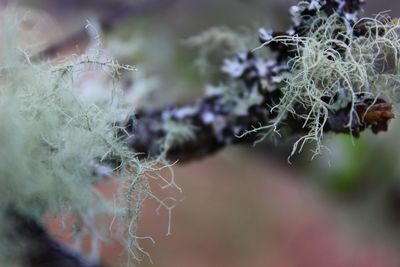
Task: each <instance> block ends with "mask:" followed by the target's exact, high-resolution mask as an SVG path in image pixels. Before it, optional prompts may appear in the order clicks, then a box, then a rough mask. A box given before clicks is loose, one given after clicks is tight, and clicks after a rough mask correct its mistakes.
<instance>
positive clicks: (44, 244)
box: [9, 211, 103, 267]
mask: <svg viewBox="0 0 400 267" xmlns="http://www.w3.org/2000/svg"><path fill="white" fill-rule="evenodd" d="M9 218H10V219H11V222H12V224H13V227H14V229H15V231H13V232H15V234H13V236H10V241H11V242H12V243H13V244H22V247H23V250H25V251H26V254H25V257H24V259H23V261H24V264H25V265H26V266H27V267H55V266H57V267H102V266H103V265H101V264H100V263H96V262H93V261H91V260H89V259H87V258H86V256H85V255H83V254H80V253H79V252H77V251H73V250H72V249H70V248H68V247H67V246H65V245H63V244H62V243H60V242H59V241H56V240H55V239H53V238H52V237H50V236H49V234H48V233H47V231H46V229H45V228H44V227H43V226H42V225H40V224H39V223H38V222H36V221H35V220H33V219H31V218H28V217H26V216H23V215H21V214H18V213H17V212H15V211H12V212H10V216H9Z"/></svg>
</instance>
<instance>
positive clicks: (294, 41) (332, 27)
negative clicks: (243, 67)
mask: <svg viewBox="0 0 400 267" xmlns="http://www.w3.org/2000/svg"><path fill="white" fill-rule="evenodd" d="M318 16H319V17H318V18H316V19H314V20H313V23H312V25H310V27H309V29H310V31H309V32H308V33H306V34H305V36H296V35H294V36H292V35H288V36H276V37H274V38H272V39H271V40H270V41H268V42H267V43H265V44H263V46H264V45H267V44H269V43H270V42H279V43H283V44H286V45H290V46H291V47H294V49H295V56H294V57H293V58H291V59H290V60H289V62H288V64H289V67H290V71H289V72H288V73H286V74H284V76H283V77H284V83H283V86H282V87H281V88H280V89H281V90H282V98H281V99H280V102H279V103H278V104H277V105H276V106H275V107H274V108H273V110H274V111H276V112H277V116H276V118H275V119H274V120H273V122H272V123H271V124H270V125H265V126H262V127H260V128H257V129H255V130H254V131H259V130H265V129H267V130H268V131H271V130H272V131H275V132H278V131H279V128H280V127H281V124H282V122H283V121H284V120H285V119H286V118H287V116H289V115H293V116H301V117H302V118H303V119H304V125H303V128H304V129H306V130H307V131H308V133H307V134H305V135H304V136H302V137H301V138H300V139H299V140H297V142H296V143H295V144H294V147H293V150H292V153H291V155H290V156H292V155H293V154H294V153H295V152H296V151H298V152H300V151H301V150H302V148H303V146H304V144H305V143H308V142H313V143H315V150H313V153H314V156H315V155H318V154H320V153H321V152H322V149H328V148H327V147H325V146H324V145H323V144H322V141H321V140H322V137H323V133H324V132H323V128H324V126H325V123H326V122H327V120H328V115H329V112H330V111H332V112H335V111H337V110H340V109H343V108H344V107H346V106H347V105H348V104H351V106H352V108H351V111H350V114H349V115H350V120H349V124H348V126H350V123H351V122H352V120H353V119H356V120H359V121H362V120H363V118H359V117H358V115H357V112H356V111H355V108H354V107H355V106H356V105H357V104H358V103H360V102H362V101H363V100H364V99H365V98H366V97H368V98H372V99H377V98H383V99H386V100H387V101H389V102H398V101H399V97H398V94H399V90H400V75H399V74H400V64H398V63H399V51H400V23H399V21H398V20H391V19H388V18H387V17H385V16H384V15H379V16H377V17H376V18H374V19H368V18H364V19H361V20H359V21H358V22H356V23H355V25H354V27H350V28H349V26H348V24H346V22H345V21H344V20H343V18H341V17H340V16H339V15H336V14H334V15H332V16H330V17H326V16H324V14H323V13H322V12H320V13H318ZM361 25H363V28H364V29H365V33H364V34H363V35H361V36H357V37H356V36H355V35H354V34H353V31H354V30H355V28H357V27H359V26H361ZM295 105H301V106H302V107H303V108H304V109H305V110H307V113H306V114H297V113H296V111H295V108H294V106H295ZM349 128H350V127H349ZM252 132H253V131H252Z"/></svg>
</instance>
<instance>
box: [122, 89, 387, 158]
mask: <svg viewBox="0 0 400 267" xmlns="http://www.w3.org/2000/svg"><path fill="white" fill-rule="evenodd" d="M223 99H224V96H223V95H219V96H208V97H205V98H204V99H202V100H200V101H198V102H195V103H193V104H191V105H186V106H182V107H168V108H165V109H160V110H156V111H143V110H142V111H139V112H138V113H137V115H136V117H135V118H132V119H131V120H130V121H129V122H128V123H127V124H126V125H125V126H126V129H127V130H128V132H129V133H130V134H131V137H130V138H129V145H130V146H131V147H132V148H133V149H134V150H135V151H137V152H141V153H143V155H157V154H159V153H160V152H161V150H162V144H161V143H160V140H162V139H163V138H164V137H165V136H166V134H167V133H166V131H165V130H164V129H163V127H162V125H164V124H165V123H166V122H167V121H175V122H181V123H183V124H185V125H190V126H191V127H193V128H194V129H195V136H196V138H195V139H193V140H190V141H187V142H185V143H183V144H181V145H179V146H175V147H172V148H171V149H170V150H168V152H167V158H169V159H170V160H173V161H174V160H179V162H185V161H188V160H194V159H198V158H202V157H205V156H208V155H210V154H212V153H214V152H217V151H219V150H221V149H223V148H224V147H226V146H228V145H231V144H251V143H253V142H254V141H256V140H257V138H258V137H257V134H256V133H253V134H249V135H246V136H244V137H242V138H238V135H240V134H242V133H244V132H246V131H249V130H251V129H252V128H253V127H259V126H265V125H268V124H270V123H271V120H272V119H273V118H274V117H275V115H276V114H274V112H272V111H271V108H270V106H271V105H272V103H277V101H278V100H279V92H278V91H274V92H273V93H270V94H267V95H265V96H264V98H263V100H262V102H261V103H260V104H257V105H252V106H249V107H248V108H247V110H246V114H242V113H241V114H237V113H235V110H236V109H237V106H236V105H233V106H229V105H227V104H225V103H224V100H223ZM369 101H372V100H369ZM369 101H366V102H365V103H364V104H360V105H358V106H357V110H359V113H358V114H355V115H357V116H353V121H352V123H351V127H348V126H347V124H348V123H349V120H350V109H351V107H350V105H349V106H348V107H346V108H344V109H341V110H339V111H337V112H335V113H332V112H331V113H330V116H329V118H328V121H327V123H326V125H325V128H324V131H325V132H334V133H351V134H352V135H353V136H356V137H357V136H359V134H360V132H362V131H363V130H365V129H367V128H368V127H370V128H371V129H372V131H373V132H374V133H378V132H380V131H386V130H387V124H388V121H389V120H390V119H391V118H393V117H394V115H393V112H392V111H391V105H389V104H387V103H385V102H384V101H383V100H379V101H378V103H377V104H376V105H374V106H373V108H370V110H369V111H367V108H368V107H369V106H370V104H371V102H369ZM296 113H297V114H299V115H301V114H307V110H304V109H302V108H301V107H297V112H296ZM365 115H367V116H365ZM359 118H360V119H359ZM362 118H368V120H367V119H366V120H365V121H362ZM303 124H304V119H303V118H301V117H300V116H297V117H289V118H287V119H286V121H285V123H284V125H285V127H288V128H289V129H290V130H291V133H292V134H303V133H305V132H307V129H304V128H303Z"/></svg>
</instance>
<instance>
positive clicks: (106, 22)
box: [32, 0, 175, 60]
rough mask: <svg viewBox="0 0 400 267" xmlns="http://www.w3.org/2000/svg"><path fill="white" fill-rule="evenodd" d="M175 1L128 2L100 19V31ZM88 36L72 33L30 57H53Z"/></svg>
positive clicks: (83, 29) (106, 30) (83, 30)
mask: <svg viewBox="0 0 400 267" xmlns="http://www.w3.org/2000/svg"><path fill="white" fill-rule="evenodd" d="M174 1H175V0H142V1H130V2H127V3H124V4H122V5H119V6H118V7H116V8H115V9H113V10H111V11H110V12H109V13H108V14H107V15H105V16H104V17H103V18H101V19H100V21H99V25H100V29H101V30H102V31H104V32H108V31H111V30H112V29H113V28H115V26H116V25H118V24H119V23H121V22H123V21H124V20H125V19H127V18H131V17H134V16H139V15H143V14H146V13H149V12H154V11H156V10H160V9H162V8H164V7H167V6H169V5H171V4H172V3H173V2H174ZM88 40H89V34H88V31H87V30H86V29H85V28H82V29H81V30H79V31H77V32H75V33H72V34H71V35H69V36H67V37H65V38H64V39H62V40H60V41H58V42H56V43H54V44H51V45H50V46H48V47H47V48H45V49H44V50H43V51H41V52H39V53H38V54H37V55H35V56H33V57H32V60H39V59H46V58H52V57H55V56H56V55H57V54H58V53H60V52H61V51H62V50H64V49H66V48H69V47H76V46H77V45H79V44H82V43H85V42H88Z"/></svg>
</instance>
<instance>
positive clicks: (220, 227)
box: [0, 0, 400, 267]
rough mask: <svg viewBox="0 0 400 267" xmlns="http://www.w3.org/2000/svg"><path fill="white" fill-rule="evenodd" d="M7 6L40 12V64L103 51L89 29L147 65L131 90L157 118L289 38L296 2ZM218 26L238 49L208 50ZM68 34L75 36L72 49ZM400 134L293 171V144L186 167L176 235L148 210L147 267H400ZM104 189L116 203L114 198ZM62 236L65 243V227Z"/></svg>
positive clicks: (378, 6) (373, 6)
mask: <svg viewBox="0 0 400 267" xmlns="http://www.w3.org/2000/svg"><path fill="white" fill-rule="evenodd" d="M0 3H1V4H0V5H1V6H2V7H5V6H10V5H12V6H16V7H17V8H18V10H20V12H21V14H26V13H27V12H28V11H29V12H28V13H29V16H30V17H31V18H32V20H31V23H30V24H29V23H28V24H27V25H25V26H26V28H27V31H29V32H30V33H31V34H32V36H33V37H32V38H34V40H35V42H32V43H34V44H35V45H33V46H32V51H34V52H32V53H33V54H35V53H36V52H38V51H42V50H43V49H44V48H46V47H49V44H56V43H58V42H59V41H60V40H64V42H63V43H64V44H67V45H65V46H62V47H61V49H58V50H57V53H56V54H52V57H53V58H58V57H62V56H66V55H69V54H73V53H80V52H82V51H85V49H86V48H87V47H90V45H91V41H93V40H91V39H90V37H88V36H87V32H86V31H85V30H84V28H85V26H86V25H87V24H88V21H89V22H90V24H91V25H93V27H95V28H96V27H97V29H98V31H99V33H100V35H101V41H102V44H103V47H104V49H105V50H106V51H107V53H109V54H110V55H112V56H114V57H115V58H117V59H118V60H119V62H120V63H124V64H125V63H126V64H131V65H134V66H136V67H137V69H138V70H137V72H135V74H134V77H128V78H124V79H125V80H123V81H124V82H125V84H126V86H127V87H130V88H131V89H132V90H133V91H135V92H139V93H140V94H141V95H144V98H141V100H140V101H138V100H137V98H132V105H135V107H137V108H146V109H153V108H156V107H161V106H165V105H171V104H182V103H187V102H190V101H192V100H193V99H196V98H197V97H199V96H201V95H202V94H203V89H204V88H205V86H206V85H207V84H214V85H216V84H218V82H219V81H223V80H224V79H226V77H224V76H223V75H222V74H221V73H220V72H219V69H220V65H221V63H222V60H223V56H232V55H234V52H233V50H235V49H237V48H239V49H242V50H243V51H245V50H246V49H251V48H253V47H255V46H256V45H257V40H258V37H257V28H258V27H260V26H264V27H267V28H271V29H277V30H279V29H283V30H285V29H286V28H287V27H288V25H289V23H290V16H289V12H288V8H289V6H290V5H291V4H293V3H294V1H289V0H218V1H213V0H202V1H197V0H159V1H157V0H141V1H139V0H138V1H135V0H131V1H123V0H68V1H67V0H31V1H29V0H17V1H15V0H13V1H11V0H10V1H6V0H0ZM132 6H134V7H135V8H132ZM380 11H389V13H390V14H391V15H392V16H395V17H396V16H399V15H400V4H399V2H398V1H396V0H380V1H373V0H370V1H367V4H366V5H365V13H364V15H367V16H371V15H373V14H376V13H378V12H380ZM214 27H220V29H223V31H226V32H231V31H232V32H236V33H237V34H238V36H240V38H238V39H237V43H236V45H237V46H233V45H232V44H231V43H224V42H222V43H221V44H220V45H216V46H214V47H213V46H212V45H210V46H207V47H211V48H210V49H209V50H207V49H204V47H205V45H204V44H202V43H201V42H200V43H199V42H197V41H196V39H195V38H193V36H198V35H199V34H202V33H203V32H204V31H207V30H209V29H210V28H214ZM68 36H69V37H71V36H72V37H73V38H68V39H66V40H65V38H67V37H68ZM214 37H215V36H214ZM214 37H213V38H214ZM213 38H211V39H210V40H208V41H209V42H208V44H210V43H211V41H212V40H213ZM215 38H217V39H218V36H217V37H215ZM206 40H207V39H206ZM58 48H59V47H58ZM235 51H236V52H243V51H237V50H235ZM50 52H51V51H50ZM50 52H49V53H50ZM199 56H203V57H202V58H200V57H199ZM266 56H268V54H267V52H266ZM204 57H205V58H207V59H208V60H206V61H204V60H203V59H204ZM399 134H400V124H399V122H398V121H396V120H394V121H392V122H391V124H390V130H389V131H388V132H387V133H382V134H379V135H378V136H375V135H373V134H370V133H363V134H362V136H361V138H359V139H354V140H353V139H352V138H351V137H349V136H345V135H327V136H326V138H325V142H326V144H327V145H328V147H329V148H330V149H331V150H332V151H331V153H330V154H327V155H326V156H324V157H320V158H319V159H317V160H314V161H310V155H309V154H308V153H307V151H306V149H305V152H304V153H302V154H301V155H298V156H296V158H295V160H294V162H293V164H288V163H287V155H289V154H290V150H291V142H293V140H287V141H286V142H284V143H281V144H279V145H278V146H272V145H269V144H261V145H259V146H257V147H255V148H247V147H232V148H229V149H226V150H224V151H222V152H220V153H218V154H217V155H212V156H209V157H208V158H206V159H204V160H200V161H196V162H191V163H188V164H185V165H182V166H179V165H178V166H176V167H175V171H176V180H177V183H178V184H179V185H180V186H181V187H182V189H183V193H181V194H178V193H177V192H169V193H171V194H175V196H176V197H177V198H178V199H179V200H182V201H180V202H179V203H178V205H177V206H176V207H175V209H174V210H173V216H172V235H169V236H167V235H166V233H167V224H168V216H167V215H168V214H167V213H166V212H165V211H161V212H160V214H157V213H156V212H155V211H156V208H157V205H156V203H151V202H149V203H148V204H147V205H146V206H145V208H144V210H143V216H142V219H141V222H140V226H139V229H140V233H141V234H143V235H146V236H147V235H150V236H152V237H153V238H154V239H155V240H156V244H155V245H154V246H152V244H151V243H146V241H144V242H143V244H142V245H143V246H144V247H145V249H146V250H147V251H148V252H149V253H150V255H151V258H152V260H153V265H152V264H151V263H150V260H149V259H147V258H144V259H143V261H142V262H139V263H138V266H140V267H145V266H163V267H169V266H171V267H172V266H191V267H205V266H220V267H228V266H229V267H241V266H255V267H258V266H259V267H261V266H279V267H322V266H323V267H330V266H332V267H333V266H335V267H347V266H349V267H358V266H360V267H361V266H362V267H368V266H371V267H372V266H373V267H380V266H382V267H389V266H400V255H399V253H398V251H399V249H400V226H399V222H400V164H399V163H400V157H399V156H400V143H399V142H398V136H399ZM102 190H103V191H105V192H107V193H109V194H110V195H112V193H113V190H114V188H113V187H112V186H104V187H103V188H102ZM53 228H54V231H55V232H56V233H57V234H58V232H57V230H56V228H57V225H56V224H53ZM120 253H121V248H120V247H119V246H118V245H116V244H108V245H105V247H104V251H103V253H102V257H103V259H104V262H106V263H107V264H108V265H109V266H120V265H121V262H124V258H123V256H120Z"/></svg>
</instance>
